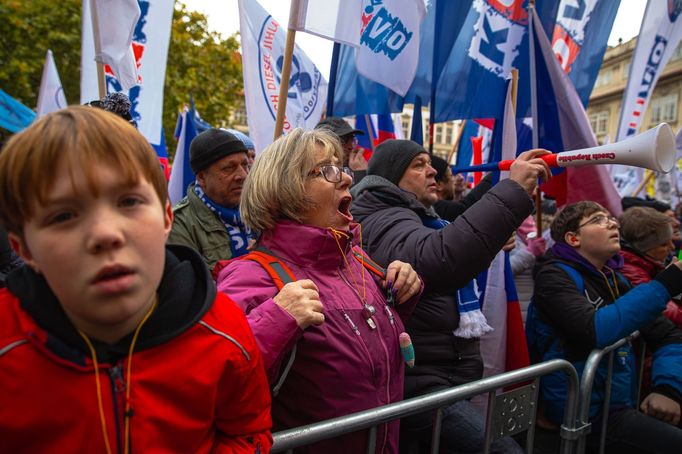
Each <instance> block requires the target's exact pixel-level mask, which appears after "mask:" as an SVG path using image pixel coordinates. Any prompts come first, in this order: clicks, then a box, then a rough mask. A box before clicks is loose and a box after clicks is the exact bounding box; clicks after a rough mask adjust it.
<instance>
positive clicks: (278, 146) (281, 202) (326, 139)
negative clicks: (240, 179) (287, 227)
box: [239, 128, 343, 232]
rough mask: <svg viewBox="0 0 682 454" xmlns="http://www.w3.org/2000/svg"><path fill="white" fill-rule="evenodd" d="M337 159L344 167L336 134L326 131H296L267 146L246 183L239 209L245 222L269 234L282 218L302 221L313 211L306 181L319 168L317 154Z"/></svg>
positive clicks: (298, 129) (299, 129)
mask: <svg viewBox="0 0 682 454" xmlns="http://www.w3.org/2000/svg"><path fill="white" fill-rule="evenodd" d="M320 148H321V149H322V150H324V153H325V157H326V158H329V159H332V158H336V160H337V163H338V165H342V164H341V163H342V162H343V161H342V160H343V151H342V150H341V143H340V142H339V139H338V137H337V136H336V135H334V134H333V133H332V132H330V131H328V130H325V129H314V130H312V131H304V130H303V129H301V128H296V129H294V130H292V131H291V132H289V133H288V134H287V135H286V136H282V137H280V138H279V139H277V140H275V141H274V142H273V143H272V144H270V145H269V146H268V147H266V148H265V149H264V150H263V151H262V152H261V154H260V155H258V157H257V158H256V162H254V164H253V167H252V168H251V171H250V172H249V176H248V178H247V179H246V182H245V183H244V191H243V192H242V197H241V201H240V203H239V210H240V212H241V215H242V220H243V221H244V223H245V224H246V225H247V226H249V227H250V228H252V229H254V230H258V231H261V232H265V231H267V230H271V229H273V228H274V227H275V224H276V223H277V221H278V220H279V219H292V220H294V221H298V222H301V216H302V215H303V214H304V213H305V212H306V211H307V210H308V209H310V208H311V206H312V202H311V201H310V198H309V197H308V194H306V191H305V182H306V180H307V178H308V174H309V173H310V171H312V170H313V168H314V167H315V164H316V162H315V152H316V150H318V149H320Z"/></svg>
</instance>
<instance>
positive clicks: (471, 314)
mask: <svg viewBox="0 0 682 454" xmlns="http://www.w3.org/2000/svg"><path fill="white" fill-rule="evenodd" d="M422 223H423V224H424V225H425V226H426V227H430V228H432V229H436V230H440V229H442V228H443V227H445V226H446V225H448V224H450V223H449V222H448V221H446V220H444V219H441V218H438V217H433V216H422ZM475 285H476V284H475V281H473V280H471V281H469V283H468V284H466V285H465V286H464V287H462V288H460V289H458V290H457V294H456V295H455V297H456V299H457V311H458V312H459V326H458V327H457V329H456V330H454V331H453V334H454V335H455V336H457V337H463V338H465V339H471V338H474V337H481V336H482V335H484V334H485V333H488V332H490V331H492V330H493V328H492V327H491V326H490V325H488V320H486V318H485V315H483V312H481V303H480V302H479V300H478V295H477V294H476V290H475V287H474V286H475Z"/></svg>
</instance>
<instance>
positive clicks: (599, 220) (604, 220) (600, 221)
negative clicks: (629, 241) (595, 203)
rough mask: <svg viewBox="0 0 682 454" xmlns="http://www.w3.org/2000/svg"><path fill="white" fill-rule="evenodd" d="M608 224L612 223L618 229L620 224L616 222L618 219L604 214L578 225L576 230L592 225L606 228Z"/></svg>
mask: <svg viewBox="0 0 682 454" xmlns="http://www.w3.org/2000/svg"><path fill="white" fill-rule="evenodd" d="M609 222H613V223H614V224H616V227H620V222H618V219H617V218H615V217H613V216H606V215H605V214H598V215H597V216H595V217H593V218H592V219H590V220H587V221H585V222H583V223H582V224H580V225H579V226H578V229H580V228H581V227H585V226H586V225H590V224H594V225H599V226H601V227H606V226H607V225H609Z"/></svg>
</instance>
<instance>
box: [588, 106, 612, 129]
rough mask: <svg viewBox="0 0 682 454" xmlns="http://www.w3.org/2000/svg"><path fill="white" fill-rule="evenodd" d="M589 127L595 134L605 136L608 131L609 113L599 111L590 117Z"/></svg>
mask: <svg viewBox="0 0 682 454" xmlns="http://www.w3.org/2000/svg"><path fill="white" fill-rule="evenodd" d="M590 126H592V130H593V131H594V133H595V134H597V135H601V134H606V133H607V132H608V129H609V111H608V110H601V111H599V112H596V113H593V114H592V115H590Z"/></svg>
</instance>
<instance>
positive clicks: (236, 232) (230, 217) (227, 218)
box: [194, 182, 255, 258]
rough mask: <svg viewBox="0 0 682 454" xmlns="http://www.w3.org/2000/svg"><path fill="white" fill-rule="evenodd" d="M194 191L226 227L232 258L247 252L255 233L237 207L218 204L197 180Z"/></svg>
mask: <svg viewBox="0 0 682 454" xmlns="http://www.w3.org/2000/svg"><path fill="white" fill-rule="evenodd" d="M194 193H195V194H196V195H197V197H199V200H201V201H202V202H204V204H205V205H206V206H207V207H208V209H209V210H211V211H213V213H215V215H216V216H218V219H220V222H222V223H223V225H224V226H225V228H226V229H227V234H228V235H229V236H230V249H231V250H232V257H233V258H234V257H239V256H241V255H246V254H248V252H249V250H248V247H249V241H250V240H255V235H254V234H253V232H252V231H251V229H250V228H248V227H246V226H245V225H244V224H243V223H242V218H241V216H240V215H239V207H236V208H226V207H224V206H221V205H218V204H217V203H216V202H214V201H213V200H211V199H210V198H209V197H208V196H207V195H206V194H205V193H204V191H202V190H201V186H199V183H198V182H195V183H194Z"/></svg>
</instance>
